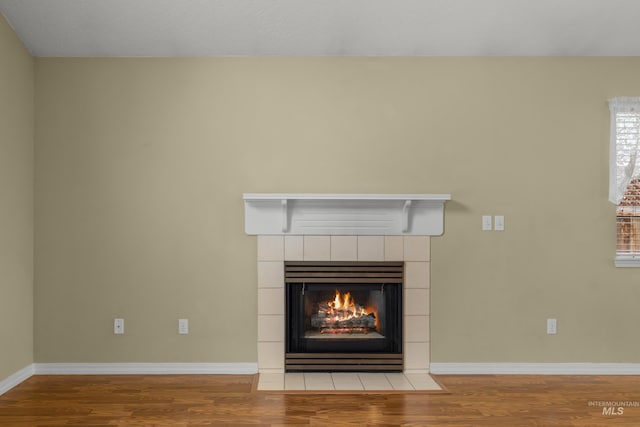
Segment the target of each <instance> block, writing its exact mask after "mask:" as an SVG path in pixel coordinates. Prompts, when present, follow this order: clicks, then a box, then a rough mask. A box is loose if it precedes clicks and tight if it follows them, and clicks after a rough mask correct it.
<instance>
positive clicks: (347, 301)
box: [327, 290, 370, 320]
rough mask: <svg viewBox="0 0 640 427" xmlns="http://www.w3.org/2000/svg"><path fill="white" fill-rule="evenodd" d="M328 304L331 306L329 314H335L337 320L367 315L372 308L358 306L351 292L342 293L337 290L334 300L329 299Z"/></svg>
mask: <svg viewBox="0 0 640 427" xmlns="http://www.w3.org/2000/svg"><path fill="white" fill-rule="evenodd" d="M327 305H328V306H329V307H330V308H331V311H330V312H329V313H328V314H330V315H332V316H335V320H346V319H351V318H353V317H360V316H366V315H368V314H369V313H370V310H367V309H366V308H364V307H360V306H357V304H356V302H355V301H354V299H353V297H352V296H351V292H345V293H344V295H342V294H341V293H340V291H338V290H336V293H335V295H334V297H333V301H328V302H327Z"/></svg>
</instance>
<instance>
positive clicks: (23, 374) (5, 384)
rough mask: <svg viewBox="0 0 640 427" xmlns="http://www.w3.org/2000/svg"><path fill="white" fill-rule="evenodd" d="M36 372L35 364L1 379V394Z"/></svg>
mask: <svg viewBox="0 0 640 427" xmlns="http://www.w3.org/2000/svg"><path fill="white" fill-rule="evenodd" d="M33 373H34V369H33V364H31V365H29V366H26V367H24V368H22V369H20V370H19V371H18V372H16V373H15V374H13V375H9V376H8V377H7V378H5V379H4V380H2V381H0V396H1V395H3V394H4V393H6V392H8V391H9V390H11V389H12V388H14V387H15V386H17V385H18V384H20V383H21V382H22V381H24V380H26V379H28V378H30V377H31V376H32V375H33Z"/></svg>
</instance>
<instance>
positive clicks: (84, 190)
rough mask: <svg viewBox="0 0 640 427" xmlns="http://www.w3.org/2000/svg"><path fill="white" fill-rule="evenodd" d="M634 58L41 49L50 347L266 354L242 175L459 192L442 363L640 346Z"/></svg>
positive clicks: (308, 184) (443, 310) (71, 354)
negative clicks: (95, 53) (116, 321)
mask: <svg viewBox="0 0 640 427" xmlns="http://www.w3.org/2000/svg"><path fill="white" fill-rule="evenodd" d="M639 75H640V58H215V59H205V58H202V59H196V58H191V59H185V58H174V59H53V58H51V59H38V60H36V93H37V99H38V102H37V114H36V119H37V120H36V123H37V126H36V135H37V136H36V152H37V153H36V203H37V205H36V206H37V210H36V253H37V264H36V327H35V331H36V343H37V346H36V352H35V358H36V360H37V361H38V362H255V361H256V329H257V327H256V324H255V318H256V293H257V290H256V285H255V283H256V267H255V265H256V264H255V260H256V242H255V237H250V236H246V235H245V234H244V231H243V205H242V198H241V196H242V193H243V192H332V193H338V192H345V193H350V192H353V193H367V192H376V193H452V195H453V201H452V202H450V203H448V204H447V207H446V225H445V227H446V231H445V235H444V236H443V237H440V238H434V239H432V251H431V253H432V277H431V284H432V300H431V304H432V308H431V311H432V316H433V317H432V321H431V326H432V335H431V336H432V361H434V362H587V361H590V362H640V360H639V359H638V354H640V342H638V340H637V339H636V332H637V325H638V324H640V310H638V308H637V304H638V301H639V300H640V283H639V281H638V270H635V269H615V268H614V267H613V261H612V258H613V255H614V251H615V241H614V233H615V224H614V212H615V210H614V207H613V206H612V205H611V204H609V203H608V202H607V176H608V175H607V162H608V135H609V114H608V107H607V99H609V98H610V97H613V96H618V95H640V79H639V78H638V76H639ZM483 214H503V215H505V216H506V231H504V232H482V231H480V223H481V221H480V220H481V215H483ZM114 317H124V318H125V319H126V326H125V330H126V334H125V335H123V336H114V335H113V333H112V319H113V318H114ZM181 317H187V318H189V319H190V321H191V324H190V327H191V333H190V335H187V336H179V335H177V319H178V318H181ZM548 317H554V318H557V319H558V331H559V333H558V335H556V336H547V335H546V334H545V326H546V318H548Z"/></svg>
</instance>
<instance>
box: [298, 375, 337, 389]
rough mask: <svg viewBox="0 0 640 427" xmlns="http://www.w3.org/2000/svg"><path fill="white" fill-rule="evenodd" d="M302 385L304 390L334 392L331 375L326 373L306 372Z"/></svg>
mask: <svg viewBox="0 0 640 427" xmlns="http://www.w3.org/2000/svg"><path fill="white" fill-rule="evenodd" d="M304 385H305V390H316V391H320V390H335V388H334V387H333V380H332V379H331V374H330V373H327V372H306V373H305V374H304Z"/></svg>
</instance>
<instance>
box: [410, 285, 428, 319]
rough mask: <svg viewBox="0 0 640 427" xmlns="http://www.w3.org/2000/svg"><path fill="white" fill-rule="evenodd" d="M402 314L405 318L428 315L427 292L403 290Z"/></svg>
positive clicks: (425, 290)
mask: <svg viewBox="0 0 640 427" xmlns="http://www.w3.org/2000/svg"><path fill="white" fill-rule="evenodd" d="M404 314H405V315H407V316H428V315H429V290H428V289H405V290H404Z"/></svg>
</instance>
